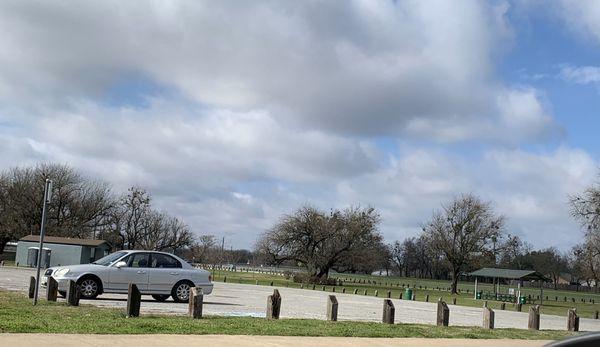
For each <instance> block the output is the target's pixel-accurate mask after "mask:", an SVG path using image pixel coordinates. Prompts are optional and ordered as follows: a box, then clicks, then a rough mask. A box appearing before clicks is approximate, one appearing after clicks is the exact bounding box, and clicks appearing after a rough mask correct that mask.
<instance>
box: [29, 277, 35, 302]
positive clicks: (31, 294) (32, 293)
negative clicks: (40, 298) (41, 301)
mask: <svg viewBox="0 0 600 347" xmlns="http://www.w3.org/2000/svg"><path fill="white" fill-rule="evenodd" d="M35 284H36V283H35V277H33V276H31V277H29V298H30V299H33V297H34V296H35Z"/></svg>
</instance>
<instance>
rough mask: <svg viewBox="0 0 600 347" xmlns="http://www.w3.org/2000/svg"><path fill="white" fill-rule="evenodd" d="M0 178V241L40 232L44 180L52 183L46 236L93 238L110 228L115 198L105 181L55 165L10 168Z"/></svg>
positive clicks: (64, 166)
mask: <svg viewBox="0 0 600 347" xmlns="http://www.w3.org/2000/svg"><path fill="white" fill-rule="evenodd" d="M0 177H1V178H0V182H1V183H0V209H1V212H2V213H1V214H0V225H1V226H2V228H1V229H2V230H1V231H0V233H1V234H0V235H4V236H1V237H0V240H1V239H5V240H6V239H18V238H20V237H22V236H24V235H27V234H37V233H38V232H39V228H40V221H41V212H42V200H43V196H44V182H45V180H46V179H47V178H50V179H52V180H53V182H54V184H53V194H52V201H51V203H50V204H49V206H48V211H47V224H46V225H47V229H46V231H47V233H48V235H54V236H67V237H78V238H84V237H92V236H94V235H95V234H96V232H102V230H104V229H106V228H108V227H109V224H110V223H109V218H108V217H109V211H110V210H111V209H112V207H113V206H114V199H113V196H112V193H111V191H110V186H109V185H108V184H106V183H105V182H101V181H96V180H91V179H89V178H86V177H84V176H82V175H81V174H79V173H78V172H77V171H75V170H74V169H73V168H70V167H68V166H66V165H57V164H40V165H37V166H35V167H25V168H13V169H10V170H7V171H4V172H3V173H2V174H1V175H0ZM1 250H2V249H0V252H1Z"/></svg>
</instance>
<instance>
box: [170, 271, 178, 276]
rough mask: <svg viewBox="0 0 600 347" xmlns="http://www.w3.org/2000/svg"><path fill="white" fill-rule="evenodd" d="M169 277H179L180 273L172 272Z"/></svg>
mask: <svg viewBox="0 0 600 347" xmlns="http://www.w3.org/2000/svg"><path fill="white" fill-rule="evenodd" d="M169 275H173V276H177V275H179V272H171V273H170V274H169Z"/></svg>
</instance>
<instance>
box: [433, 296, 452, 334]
mask: <svg viewBox="0 0 600 347" xmlns="http://www.w3.org/2000/svg"><path fill="white" fill-rule="evenodd" d="M449 321H450V309H449V308H448V305H446V303H445V302H444V301H442V298H440V300H438V307H437V319H436V323H437V325H438V326H445V327H447V326H448V322H449Z"/></svg>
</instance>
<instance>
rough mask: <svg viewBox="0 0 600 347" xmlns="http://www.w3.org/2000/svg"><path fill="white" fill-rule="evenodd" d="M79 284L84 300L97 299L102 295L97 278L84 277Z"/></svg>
mask: <svg viewBox="0 0 600 347" xmlns="http://www.w3.org/2000/svg"><path fill="white" fill-rule="evenodd" d="M78 284H79V293H80V294H81V298H82V299H95V298H96V297H97V296H98V294H100V284H99V283H98V281H97V280H96V279H95V278H92V277H84V278H83V279H82V280H80V281H79V283H78Z"/></svg>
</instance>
